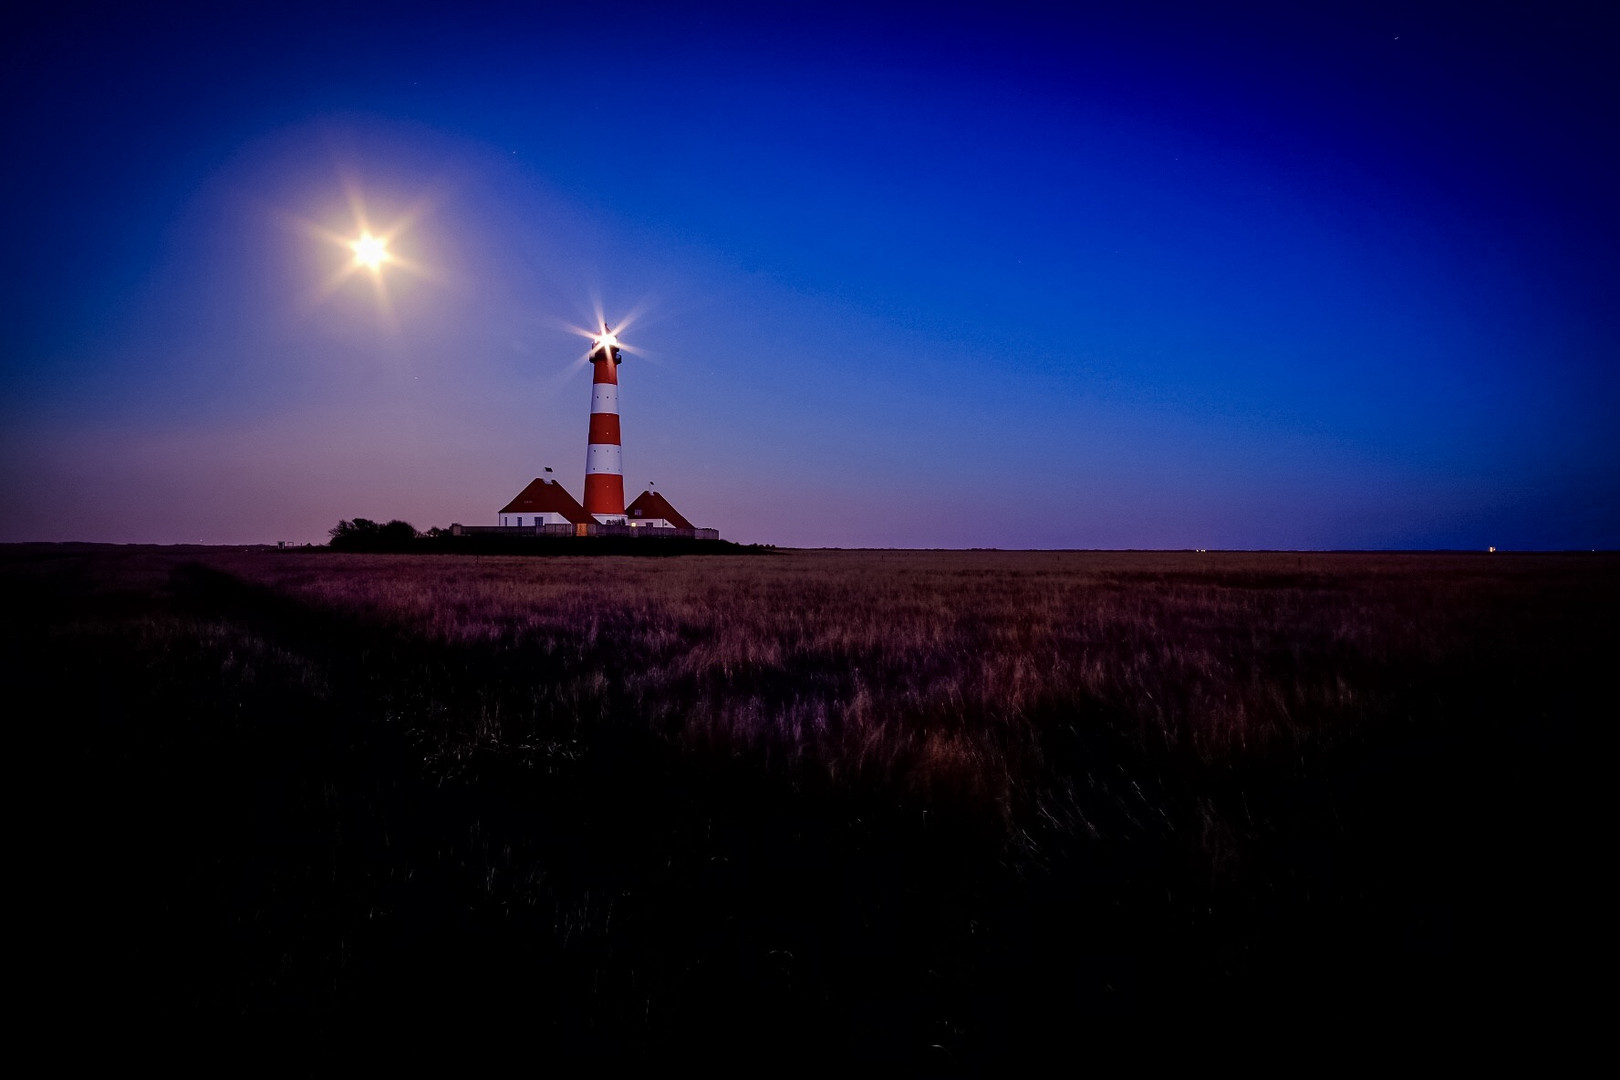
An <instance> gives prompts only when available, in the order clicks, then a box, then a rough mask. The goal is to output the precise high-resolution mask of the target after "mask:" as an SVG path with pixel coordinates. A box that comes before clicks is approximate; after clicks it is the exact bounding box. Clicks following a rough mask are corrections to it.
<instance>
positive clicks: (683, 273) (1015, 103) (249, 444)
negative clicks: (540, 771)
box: [0, 3, 1620, 548]
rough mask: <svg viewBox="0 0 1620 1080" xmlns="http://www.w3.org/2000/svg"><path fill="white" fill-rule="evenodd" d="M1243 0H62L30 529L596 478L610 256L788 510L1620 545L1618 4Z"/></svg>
mask: <svg viewBox="0 0 1620 1080" xmlns="http://www.w3.org/2000/svg"><path fill="white" fill-rule="evenodd" d="M1213 7H1215V8H1218V9H1219V10H1212V9H1211V6H1210V5H1178V4H1123V5H1121V4H1108V5H1096V6H1090V5H1078V6H1076V7H1074V8H1073V9H1072V10H1069V11H1067V12H1064V13H1061V14H1059V13H1054V12H1052V11H1049V10H1047V9H1046V8H1044V7H1042V6H1023V5H1020V4H1017V3H997V4H993V5H992V4H985V5H949V4H946V5H931V6H928V7H921V6H918V7H909V6H883V5H875V6H874V5H867V6H863V8H862V9H860V10H856V9H853V8H851V9H842V10H840V9H837V8H836V7H829V6H828V5H821V4H817V5H786V6H779V5H763V4H755V5H732V6H726V5H662V6H655V7H641V6H637V5H634V4H613V5H589V4H580V3H575V4H569V5H557V6H555V7H551V6H548V5H543V4H542V5H518V4H513V5H509V6H499V5H485V6H474V7H471V8H469V9H467V10H463V11H457V12H446V11H438V12H433V13H429V12H423V11H417V10H413V9H412V8H410V7H409V6H400V5H390V6H387V7H372V8H369V9H363V8H357V7H350V6H346V5H336V4H329V5H309V6H301V5H297V4H294V5H275V6H273V7H272V6H268V5H267V6H265V7H264V8H263V9H262V10H254V11H251V12H248V13H242V12H231V11H223V12H222V11H220V10H218V8H217V7H187V6H172V7H162V6H158V7H152V8H147V7H144V6H141V5H120V6H118V7H109V6H104V5H92V4H80V5H74V4H71V3H69V4H62V3H52V4H48V5H37V6H33V7H29V6H28V5H25V6H24V9H23V10H22V11H21V12H20V13H18V12H17V11H11V12H10V13H9V14H7V15H6V16H5V19H6V20H7V22H6V24H5V25H4V26H3V27H0V42H3V43H4V44H0V50H3V53H4V54H3V57H0V59H3V64H0V68H3V73H0V88H3V93H4V97H3V99H0V100H3V110H4V111H3V117H4V122H5V123H4V139H5V147H4V149H5V154H4V157H5V160H6V161H7V163H8V164H7V167H6V168H5V169H4V170H3V171H0V193H3V198H0V214H3V215H4V225H5V236H6V242H5V244H4V247H3V260H4V261H3V264H0V265H3V268H4V278H5V289H4V292H3V296H0V365H3V366H0V507H3V510H0V540H58V539H82V540H111V541H156V542H178V541H197V540H204V541H208V542H246V541H267V540H278V539H293V540H300V541H302V540H319V539H323V538H324V534H325V530H326V529H327V528H329V527H330V526H331V525H332V524H333V523H335V522H336V521H337V519H338V518H340V517H353V516H356V515H359V516H366V517H373V518H380V519H387V518H393V517H403V518H406V519H407V520H410V521H412V522H413V523H415V524H416V525H418V526H419V527H424V528H425V527H427V526H429V525H445V524H449V523H450V522H451V521H461V522H465V523H470V524H472V523H493V521H494V513H495V510H496V509H498V507H499V506H500V505H502V504H503V503H504V502H505V501H506V500H507V499H509V498H510V497H511V495H512V494H514V493H515V492H516V491H517V490H518V489H520V488H521V487H522V486H523V485H524V484H525V483H526V482H527V481H528V480H529V479H531V478H532V477H534V476H535V475H538V474H539V472H540V471H541V469H542V468H543V467H545V466H548V465H549V466H551V467H553V468H554V469H556V470H557V474H558V475H559V476H560V477H561V478H562V479H563V481H564V483H565V484H566V485H567V486H569V487H570V488H571V489H572V490H574V491H575V492H576V494H577V493H578V492H579V491H580V489H581V487H582V482H583V472H584V457H585V425H586V414H587V410H588V403H589V377H588V374H587V373H586V372H585V371H584V370H581V369H580V367H579V365H578V364H577V363H576V361H577V359H578V357H579V356H580V355H581V353H582V352H583V346H584V344H585V343H584V341H583V340H582V339H580V338H578V337H576V336H573V335H572V334H571V333H570V332H569V331H568V330H567V329H566V327H567V326H568V325H569V324H573V325H579V326H583V325H586V324H588V323H589V321H590V319H591V311H592V305H593V303H595V302H598V301H599V302H600V303H601V304H602V305H603V306H604V308H605V311H606V313H607V315H608V317H609V319H610V321H611V320H615V319H621V318H623V317H624V316H626V315H627V314H629V313H631V312H632V311H636V312H637V315H636V317H635V318H634V319H633V320H632V321H631V323H630V325H629V327H628V328H627V329H626V332H625V339H626V340H627V342H629V343H630V344H632V345H635V346H637V347H639V348H640V349H641V350H642V354H641V355H636V356H632V357H631V358H630V359H629V360H628V361H627V362H626V364H625V366H624V368H623V370H622V371H621V383H622V399H621V409H622V413H623V418H624V440H625V450H624V458H625V467H626V487H627V490H629V491H631V492H632V493H633V492H635V491H639V490H641V488H642V487H643V486H645V483H646V482H647V481H656V482H657V483H658V486H659V488H660V489H661V490H663V491H664V492H665V493H666V494H667V495H668V496H669V497H670V499H671V500H672V501H673V502H674V503H675V505H676V506H677V507H679V508H680V509H681V510H682V511H683V512H684V513H685V514H686V515H687V516H688V517H690V518H692V519H694V520H695V521H697V522H698V523H699V524H703V525H711V526H714V527H717V528H719V529H721V531H722V533H723V534H724V535H726V536H728V537H732V538H736V539H740V540H750V541H765V542H772V543H777V544H781V545H840V546H871V545H879V546H889V545H895V546H909V547H933V546H945V547H953V546H997V547H1212V548H1213V547H1288V548H1292V547H1463V548H1482V547H1484V546H1486V545H1490V544H1494V545H1496V546H1498V547H1508V548H1526V547H1529V548H1548V547H1551V548H1562V547H1617V546H1620V424H1617V418H1620V309H1617V302H1616V297H1617V296H1620V273H1617V271H1616V267H1615V259H1616V254H1617V253H1620V210H1617V205H1616V196H1615V192H1616V191H1620V136H1617V134H1616V133H1617V131H1620V115H1617V113H1620V110H1617V108H1616V103H1617V100H1620V83H1617V78H1616V76H1615V74H1614V70H1615V69H1614V65H1613V60H1612V58H1613V56H1615V55H1616V47H1617V46H1620V37H1617V35H1616V34H1615V32H1614V29H1613V27H1612V26H1611V25H1610V22H1611V21H1612V20H1610V19H1609V18H1607V17H1606V12H1605V10H1604V5H1601V4H1573V5H1572V4H1554V5H1551V6H1549V5H1546V4H1536V5H1529V4H1526V5H1491V4H1456V5H1375V4H1367V3H1355V4H1343V5H1325V6H1324V5H1304V4H1272V5H1257V4H1248V5H1214V6H1213ZM131 8H137V9H138V10H130V9H131ZM1303 9H1309V10H1303ZM351 195H353V196H357V197H358V198H359V199H360V201H361V202H362V203H363V206H364V210H365V213H366V215H367V217H368V219H369V221H370V222H371V224H372V225H373V226H374V227H377V228H389V227H391V226H394V225H396V224H397V223H399V222H401V221H402V220H408V222H409V224H408V227H403V228H400V229H399V231H398V233H397V235H396V236H395V239H394V245H395V250H396V251H397V252H399V253H400V254H401V255H402V256H404V257H406V258H408V259H409V260H411V262H412V264H413V265H415V266H416V267H418V268H420V269H421V270H423V271H425V272H424V273H422V274H415V273H411V272H409V271H408V270H407V269H406V268H405V267H403V266H399V265H395V266H392V267H389V268H386V269H385V272H384V274H383V277H382V282H383V284H384V286H385V287H386V289H387V293H388V299H389V304H390V308H389V310H390V311H391V315H385V314H384V313H383V311H382V310H381V309H380V308H379V304H378V297H377V294H376V291H375V289H374V288H373V284H372V282H371V281H370V280H369V277H368V275H366V274H357V275H353V276H351V277H349V278H348V279H346V280H344V281H343V282H342V283H341V285H340V286H339V287H337V288H335V289H332V290H330V291H326V292H324V293H323V292H322V290H321V285H322V283H323V282H325V281H327V280H329V279H331V278H333V276H334V274H336V273H338V272H339V271H341V269H342V267H343V265H344V263H345V260H346V259H347V257H348V256H347V252H346V251H345V250H344V249H342V248H341V247H340V246H338V245H337V244H335V243H332V242H329V241H328V240H324V239H322V238H321V237H320V236H319V235H318V231H317V230H318V229H325V230H328V231H329V232H331V233H334V234H341V235H350V234H353V233H354V232H355V231H356V230H357V224H356V221H355V213H354V209H353V206H352V203H351Z"/></svg>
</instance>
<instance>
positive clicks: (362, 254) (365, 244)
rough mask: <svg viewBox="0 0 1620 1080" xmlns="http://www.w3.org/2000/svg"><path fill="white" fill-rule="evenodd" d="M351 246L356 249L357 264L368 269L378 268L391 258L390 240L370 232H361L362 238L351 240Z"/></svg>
mask: <svg viewBox="0 0 1620 1080" xmlns="http://www.w3.org/2000/svg"><path fill="white" fill-rule="evenodd" d="M349 247H350V248H352V249H353V250H354V262H355V265H356V266H364V267H366V268H367V269H368V270H375V269H377V268H378V267H380V266H381V265H382V264H383V263H385V262H387V261H388V258H389V256H388V241H387V240H385V239H383V238H382V237H380V236H372V235H371V234H370V233H361V234H360V239H358V240H351V241H349Z"/></svg>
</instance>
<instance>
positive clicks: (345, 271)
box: [288, 175, 443, 331]
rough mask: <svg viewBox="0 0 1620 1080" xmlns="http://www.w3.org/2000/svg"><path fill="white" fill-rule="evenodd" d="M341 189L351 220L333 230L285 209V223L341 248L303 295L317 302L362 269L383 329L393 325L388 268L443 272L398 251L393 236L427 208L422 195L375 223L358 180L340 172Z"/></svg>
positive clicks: (428, 276) (429, 275) (435, 278)
mask: <svg viewBox="0 0 1620 1080" xmlns="http://www.w3.org/2000/svg"><path fill="white" fill-rule="evenodd" d="M343 191H344V194H345V196H346V197H347V201H348V204H349V211H350V214H351V215H352V221H353V225H352V227H351V228H350V229H346V230H341V231H340V230H339V229H336V228H333V227H332V226H331V225H324V224H317V223H316V222H313V221H310V220H308V219H306V218H302V217H296V216H292V215H289V216H288V220H289V224H291V225H293V226H294V227H295V228H296V229H297V230H298V231H300V232H302V233H304V234H305V235H306V236H309V237H311V238H314V239H316V240H320V241H322V242H323V243H325V244H328V245H330V246H331V247H333V248H336V249H338V250H340V251H343V252H345V253H346V254H347V256H348V257H347V258H345V259H343V260H342V262H341V263H337V264H336V265H333V266H332V269H331V273H330V274H329V275H328V276H327V277H326V278H325V279H324V280H323V281H321V283H320V284H319V285H317V286H316V287H315V288H314V290H313V291H312V292H311V293H310V294H308V295H307V297H306V300H305V303H306V305H307V306H308V307H309V308H314V307H318V306H320V305H321V304H324V303H325V302H326V301H327V300H329V299H331V298H332V297H333V296H335V295H336V294H337V293H338V292H339V291H340V290H341V289H343V288H344V286H345V285H346V284H347V283H348V281H349V279H350V278H351V277H353V276H355V275H356V274H360V273H362V272H364V276H366V277H369V278H370V279H371V286H372V292H373V294H374V295H375V297H376V301H377V314H378V317H379V319H380V320H381V321H382V324H383V326H384V328H385V329H388V330H390V331H396V330H398V329H399V320H398V319H397V318H396V316H395V314H394V303H393V298H392V296H391V295H390V291H389V285H388V278H389V276H390V274H391V273H392V272H394V271H403V272H405V273H408V274H410V275H411V276H413V277H417V278H422V279H425V280H428V281H432V282H439V283H442V281H443V275H442V274H441V273H440V272H437V271H435V270H434V269H433V268H431V267H429V266H426V265H424V264H422V263H420V262H417V261H416V260H414V259H412V258H409V257H408V256H406V255H405V254H403V253H402V252H401V251H400V250H399V249H398V247H397V246H396V244H395V241H397V240H399V239H400V238H402V237H403V236H405V235H406V234H407V233H409V231H410V230H411V228H412V227H413V226H414V225H415V224H416V222H417V220H418V219H420V218H421V217H422V216H423V214H425V213H426V212H427V210H428V209H429V200H428V199H425V198H424V199H419V200H418V201H417V202H416V203H415V204H414V205H411V206H410V207H409V208H407V209H406V211H405V212H404V213H403V214H401V215H400V216H399V217H398V218H397V219H396V220H395V221H393V222H392V223H391V224H390V225H388V227H386V228H377V227H375V226H373V224H372V222H371V215H370V214H369V213H368V212H367V208H366V200H365V199H364V198H363V196H362V195H361V192H360V184H359V182H358V180H356V179H355V178H354V177H353V176H352V175H343Z"/></svg>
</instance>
